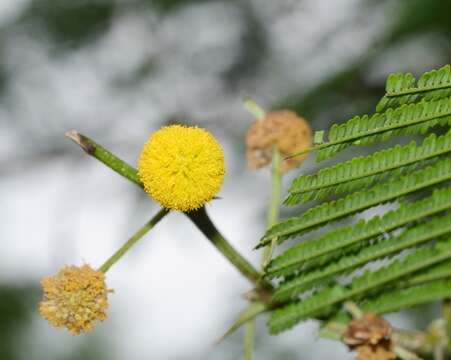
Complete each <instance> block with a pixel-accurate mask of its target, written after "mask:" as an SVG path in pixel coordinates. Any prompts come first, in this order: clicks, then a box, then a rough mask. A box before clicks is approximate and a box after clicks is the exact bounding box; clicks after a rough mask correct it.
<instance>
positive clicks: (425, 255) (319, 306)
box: [268, 238, 451, 334]
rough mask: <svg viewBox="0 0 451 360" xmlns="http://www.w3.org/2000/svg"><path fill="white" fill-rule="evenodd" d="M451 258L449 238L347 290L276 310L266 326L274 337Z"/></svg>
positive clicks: (340, 288)
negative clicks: (339, 305)
mask: <svg viewBox="0 0 451 360" xmlns="http://www.w3.org/2000/svg"><path fill="white" fill-rule="evenodd" d="M449 258H451V238H448V239H447V240H446V241H440V242H438V243H437V244H436V245H435V246H434V247H423V248H420V249H418V250H416V251H415V252H413V253H411V254H409V255H407V256H406V257H405V258H404V259H403V260H396V261H394V262H392V263H391V264H390V265H388V266H386V267H383V268H381V269H379V270H376V271H366V272H365V273H364V274H363V275H362V276H359V277H357V278H354V279H353V281H352V282H351V284H349V285H348V286H343V285H336V286H334V287H332V288H326V289H324V290H320V291H318V292H316V293H314V294H313V295H311V296H310V297H308V298H306V299H303V300H302V301H298V302H295V303H291V304H289V305H286V306H284V307H281V308H279V309H276V310H275V311H274V312H273V313H272V315H271V318H270V320H269V322H268V325H269V328H270V331H271V333H273V334H277V333H279V332H281V331H283V330H286V329H289V328H291V327H293V326H294V325H296V324H297V323H299V322H300V321H303V320H307V319H309V318H310V317H313V316H318V315H322V314H326V313H329V312H330V311H331V310H333V306H334V305H338V304H340V303H341V302H343V301H345V300H349V299H353V300H355V299H359V298H361V297H362V296H364V295H365V293H371V292H372V291H374V290H375V289H378V288H380V287H382V286H385V285H387V284H390V283H392V282H394V281H395V280H397V279H400V278H403V277H405V276H406V275H408V274H411V273H414V272H416V271H419V270H421V269H424V268H427V267H429V266H431V265H434V264H437V263H440V262H441V261H444V260H446V259H449Z"/></svg>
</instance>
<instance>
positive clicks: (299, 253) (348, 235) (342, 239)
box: [266, 187, 451, 276]
mask: <svg viewBox="0 0 451 360" xmlns="http://www.w3.org/2000/svg"><path fill="white" fill-rule="evenodd" d="M448 209H451V187H449V188H445V189H440V190H436V191H434V193H433V194H432V195H431V196H429V197H427V198H425V199H422V200H419V201H416V202H413V203H403V204H401V206H400V207H399V208H397V209H395V210H392V211H389V212H387V213H386V214H384V215H383V216H382V217H379V216H375V217H373V218H372V219H371V220H369V221H367V222H366V221H364V220H360V221H359V222H358V223H357V224H355V225H349V226H345V227H342V228H339V229H336V230H333V231H330V232H328V233H325V234H323V235H321V236H320V237H318V238H315V239H312V240H309V241H304V242H302V243H300V244H297V245H295V246H293V247H291V248H289V249H288V250H286V251H285V252H284V253H283V254H282V255H280V256H278V257H277V258H275V259H273V260H272V261H271V263H270V264H269V266H268V268H267V270H266V272H267V275H270V276H282V275H285V274H292V273H293V271H294V270H296V269H299V266H300V264H302V269H308V268H312V267H315V266H321V265H322V266H324V264H327V263H328V262H330V261H333V260H334V259H336V258H337V257H340V256H341V255H343V253H344V252H346V251H349V249H350V247H351V249H352V250H355V248H353V247H352V246H354V245H356V244H357V245H359V244H366V242H365V241H366V240H368V239H372V238H374V237H376V236H378V235H381V234H385V233H387V232H389V231H392V230H394V229H397V228H399V227H401V226H405V225H407V224H409V223H413V222H417V221H419V220H422V219H425V218H427V217H429V216H432V215H435V214H438V213H440V212H442V211H445V210H448Z"/></svg>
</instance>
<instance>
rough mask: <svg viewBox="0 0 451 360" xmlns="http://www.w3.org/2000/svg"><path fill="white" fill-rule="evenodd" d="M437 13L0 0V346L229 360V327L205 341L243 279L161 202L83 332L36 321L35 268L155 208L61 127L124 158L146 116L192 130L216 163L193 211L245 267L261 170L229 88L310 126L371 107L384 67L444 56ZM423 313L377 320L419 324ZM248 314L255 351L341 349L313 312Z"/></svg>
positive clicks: (263, 191)
mask: <svg viewBox="0 0 451 360" xmlns="http://www.w3.org/2000/svg"><path fill="white" fill-rule="evenodd" d="M450 14H451V1H449V0H428V1H425V0H392V1H388V0H385V1H384V0H328V1H317V0H278V1H273V0H228V1H226V0H222V1H220V0H218V1H207V0H203V1H202V0H158V1H155V0H1V1H0V137H1V141H0V199H2V200H1V203H2V205H3V206H1V207H0V215H1V219H2V220H1V225H0V238H1V244H2V250H1V251H0V359H2V360H3V359H5V360H14V359H27V360H34V359H45V360H51V359H65V360H66V359H67V360H69V359H74V360H75V359H97V360H101V359H124V358H128V359H133V360H134V359H240V358H241V341H242V340H241V337H242V333H241V332H238V333H236V334H235V335H234V336H232V337H231V338H230V339H228V340H227V341H225V342H224V343H222V344H221V345H218V346H216V345H215V340H216V339H217V338H219V337H220V336H221V334H222V332H223V331H224V330H225V329H226V327H227V325H228V324H229V323H230V322H231V321H232V319H233V317H234V316H235V314H236V313H237V312H238V311H239V310H240V309H241V308H242V307H244V306H245V302H244V301H243V300H242V299H241V298H240V294H242V293H244V292H245V291H246V290H249V285H248V284H247V283H246V282H245V281H244V280H243V279H241V278H240V277H239V275H238V274H236V273H235V271H234V269H232V268H231V267H230V266H229V264H227V263H226V262H225V261H224V260H223V259H222V258H220V256H219V255H218V254H216V253H215V252H214V251H213V250H212V249H211V248H210V247H209V245H208V244H206V242H204V241H202V236H201V235H200V234H199V233H198V232H197V231H196V230H195V229H194V228H192V227H191V226H190V224H186V221H185V219H183V217H181V216H177V215H174V216H171V219H165V221H164V223H162V224H161V228H159V229H157V230H156V232H155V233H152V235H150V236H149V239H147V241H144V242H143V243H145V244H140V247H139V248H137V249H136V250H135V251H134V252H131V253H130V254H128V255H127V258H126V259H124V260H123V261H121V263H119V264H118V265H116V266H115V268H114V270H112V271H111V274H110V273H109V284H110V286H111V287H112V288H114V289H116V294H115V295H113V296H112V297H113V299H112V308H111V311H110V318H109V319H108V320H107V322H105V324H102V325H101V326H99V328H98V329H96V330H95V331H94V332H93V333H91V334H88V335H83V336H80V337H72V336H70V335H67V334H65V333H64V332H63V331H58V330H55V329H52V328H50V327H49V326H48V325H47V324H46V323H45V322H44V321H43V320H42V319H40V318H39V316H38V315H37V311H36V307H37V303H38V302H39V298H40V296H41V295H40V288H39V279H40V278H41V277H42V276H45V275H47V274H51V273H54V272H56V271H57V269H58V268H59V267H60V266H62V265H63V264H65V263H75V264H80V263H82V262H84V261H86V262H89V263H92V264H100V263H101V262H102V261H103V260H104V259H105V258H106V257H107V256H109V255H110V254H111V253H112V251H113V250H114V249H115V248H116V247H117V246H118V245H119V244H120V243H121V242H122V241H123V240H124V239H126V238H127V236H129V235H130V234H131V233H133V231H134V229H136V228H137V227H138V226H140V224H142V223H144V222H145V221H146V219H147V218H148V217H149V216H150V214H152V213H153V212H154V211H155V209H156V205H154V204H152V202H151V201H150V200H149V199H148V198H147V197H145V196H143V194H142V193H141V192H140V191H138V190H137V189H135V188H134V187H133V186H132V185H130V184H128V183H126V182H125V181H124V180H122V179H120V178H118V177H117V176H116V175H114V174H112V173H110V172H109V170H107V169H104V168H103V167H102V165H100V164H98V163H96V162H95V161H94V160H92V159H88V158H86V157H85V156H84V155H83V154H82V153H81V152H80V151H79V150H78V149H76V148H75V147H74V146H73V145H72V144H70V143H69V142H68V141H67V140H65V139H64V137H63V134H64V132H65V131H67V130H69V129H71V128H76V129H78V130H80V131H81V132H83V133H86V134H87V135H89V136H91V137H92V138H94V139H96V140H97V141H98V142H100V143H102V144H104V145H106V146H107V147H108V148H110V149H111V150H112V151H113V152H115V153H117V154H119V155H120V156H121V157H123V158H125V159H127V161H129V162H130V163H132V164H135V163H136V158H137V156H138V154H139V151H140V147H141V144H142V143H143V142H144V141H145V139H146V138H147V136H148V135H149V133H150V132H151V131H153V130H155V129H156V128H158V127H159V126H161V125H162V124H165V123H168V122H183V123H188V124H197V125H201V126H204V127H207V128H208V129H209V130H211V131H212V132H213V133H214V134H215V135H216V136H217V137H218V138H219V139H220V140H221V142H222V143H223V145H224V147H225V151H226V156H227V164H228V175H227V179H226V182H225V184H224V188H223V191H222V193H221V194H220V196H221V197H222V200H220V201H217V202H214V203H213V204H212V205H211V206H210V212H211V213H212V214H213V217H214V219H215V221H216V222H217V223H218V225H219V227H220V228H221V229H222V230H223V231H224V233H225V234H226V235H227V236H228V237H230V238H231V240H232V242H233V243H234V244H235V246H237V247H238V248H239V249H240V250H241V251H242V252H243V253H245V254H246V256H247V257H249V258H251V259H252V261H254V262H255V263H258V256H259V254H257V253H255V252H253V251H252V250H251V249H252V248H253V246H254V245H255V243H256V241H257V240H258V237H259V235H260V234H261V233H262V231H263V229H264V221H265V206H266V205H265V204H266V201H267V197H268V190H267V189H268V187H269V180H268V172H266V171H260V172H258V173H255V172H254V173H253V172H250V171H248V170H247V169H246V164H245V159H244V144H243V137H244V133H245V131H246V129H247V127H248V126H249V124H250V121H251V118H250V116H249V115H248V114H247V113H246V112H245V111H244V110H243V107H242V99H243V98H244V97H245V96H251V97H252V98H254V99H255V100H256V101H257V102H258V103H260V104H261V105H262V106H263V107H264V108H266V109H278V108H287V107H288V108H291V109H294V110H296V111H297V112H298V113H299V114H301V115H302V116H305V117H306V118H307V119H308V120H309V121H310V122H311V125H312V127H313V128H314V130H321V129H326V128H327V127H328V126H329V125H330V124H331V123H333V122H341V121H344V120H346V119H347V118H349V117H351V116H353V115H356V114H362V113H368V112H372V111H374V107H375V104H376V102H377V100H378V99H379V98H380V97H381V96H382V95H383V92H384V80H385V77H386V75H387V74H388V73H390V72H394V71H402V72H406V71H410V72H413V73H414V74H417V75H418V74H420V73H422V72H424V71H427V70H429V69H431V68H437V67H440V66H442V65H444V64H446V63H451V21H450ZM362 151H368V149H367V150H365V149H363V150H362ZM350 155H351V154H349V153H348V154H343V155H342V157H341V159H343V158H346V157H349V156H350ZM316 168H317V165H316V164H315V163H314V161H312V160H310V161H309V162H307V163H306V165H305V171H313V170H314V169H316ZM292 176H293V175H292V174H291V175H289V176H288V178H287V179H285V186H286V185H287V184H289V180H290V178H291V177H292ZM290 211H293V210H290ZM283 214H285V215H286V214H288V212H286V211H284V212H283ZM206 270H207V271H206ZM434 311H435V309H434V307H433V306H432V307H431V306H428V307H424V308H422V309H421V310H418V309H417V310H413V311H411V312H409V313H408V315H404V316H401V315H399V316H395V317H393V319H394V321H399V322H400V323H402V324H403V325H405V326H407V327H416V326H424V325H425V324H426V323H427V322H428V321H429V320H430V319H431V318H432V317H433V315H434ZM264 321H265V319H259V321H258V331H257V340H256V359H324V358H331V357H333V358H334V359H341V358H343V359H346V358H350V355H349V353H347V351H346V349H345V348H344V347H343V346H341V345H339V344H335V343H332V342H330V341H324V340H317V339H316V337H315V329H316V325H315V324H314V323H307V324H305V325H302V326H299V327H297V328H296V329H294V330H293V331H290V332H289V333H287V334H284V335H282V336H280V337H278V338H274V337H270V336H268V335H267V334H266V329H265V326H264Z"/></svg>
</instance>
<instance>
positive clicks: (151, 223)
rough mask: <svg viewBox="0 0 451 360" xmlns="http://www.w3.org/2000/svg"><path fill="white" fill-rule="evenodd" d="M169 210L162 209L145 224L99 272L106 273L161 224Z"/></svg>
mask: <svg viewBox="0 0 451 360" xmlns="http://www.w3.org/2000/svg"><path fill="white" fill-rule="evenodd" d="M168 212H169V210H167V209H164V208H163V209H161V210H160V211H159V212H158V213H157V214H155V216H154V217H152V219H150V220H149V221H148V222H146V223H145V224H144V226H143V227H141V228H140V229H139V230H138V231H137V232H136V233H135V234H134V235H133V236H132V237H131V238H130V239H128V240H127V242H126V243H125V244H124V245H122V246H121V247H120V248H119V249H118V250H117V251H116V252H115V253H114V254H113V255H112V256H111V257H110V258H109V259H108V260H107V261H105V263H104V264H103V265H102V266H101V267H100V268H99V271H101V272H103V273H106V272H107V271H108V270H109V269H110V268H111V266H113V265H114V264H115V263H116V262H117V261H118V260H119V259H120V258H122V256H124V255H125V253H126V252H127V251H128V250H130V248H131V247H132V246H133V245H135V244H136V243H137V242H138V240H140V239H141V238H142V237H143V236H144V235H145V234H147V233H148V232H149V231H150V230H151V229H152V228H153V227H154V226H155V225H156V224H158V223H159V222H160V220H161V219H163V218H164V217H165V216H166V215H167V214H168Z"/></svg>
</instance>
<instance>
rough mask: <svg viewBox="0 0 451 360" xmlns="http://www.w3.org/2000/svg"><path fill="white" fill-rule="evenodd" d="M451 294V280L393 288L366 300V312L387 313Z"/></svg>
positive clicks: (363, 304)
mask: <svg viewBox="0 0 451 360" xmlns="http://www.w3.org/2000/svg"><path fill="white" fill-rule="evenodd" d="M450 296H451V280H437V281H431V282H429V283H426V284H422V285H417V286H413V287H410V288H406V289H398V290H391V291H387V292H385V293H382V294H381V295H380V296H377V297H375V298H372V299H370V300H368V301H365V302H364V303H362V305H361V309H362V310H363V311H365V312H373V313H376V314H386V313H391V312H394V311H399V310H402V309H406V308H409V307H412V306H416V305H420V304H424V303H427V302H430V301H434V300H439V299H443V298H446V297H450Z"/></svg>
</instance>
